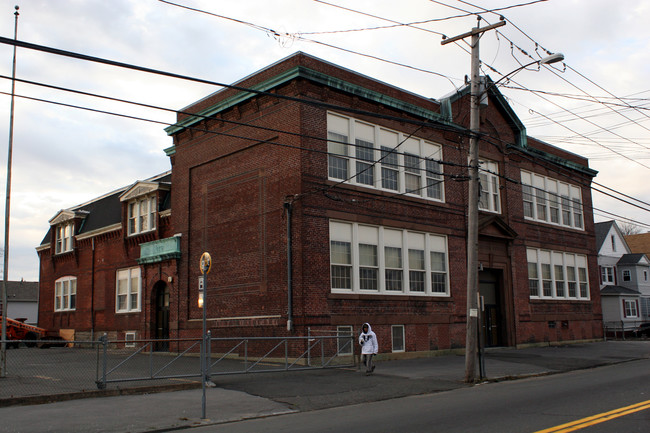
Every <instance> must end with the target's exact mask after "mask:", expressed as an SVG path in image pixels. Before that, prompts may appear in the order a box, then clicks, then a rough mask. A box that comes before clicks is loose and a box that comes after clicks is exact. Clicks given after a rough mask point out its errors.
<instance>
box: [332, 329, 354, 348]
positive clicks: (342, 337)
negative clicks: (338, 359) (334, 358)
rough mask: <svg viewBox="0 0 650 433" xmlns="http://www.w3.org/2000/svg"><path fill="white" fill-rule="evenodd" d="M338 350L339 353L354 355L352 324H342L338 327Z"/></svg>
mask: <svg viewBox="0 0 650 433" xmlns="http://www.w3.org/2000/svg"><path fill="white" fill-rule="evenodd" d="M336 336H337V339H336V350H337V352H338V354H339V355H352V351H353V348H354V338H353V334H352V326H347V325H341V326H337V327H336Z"/></svg>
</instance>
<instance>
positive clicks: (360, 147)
mask: <svg viewBox="0 0 650 433" xmlns="http://www.w3.org/2000/svg"><path fill="white" fill-rule="evenodd" d="M355 142H356V145H357V147H356V155H357V159H361V160H363V161H369V162H374V161H375V150H374V148H373V147H374V144H373V143H371V142H369V141H365V140H360V139H358V138H357V139H356V141H355Z"/></svg>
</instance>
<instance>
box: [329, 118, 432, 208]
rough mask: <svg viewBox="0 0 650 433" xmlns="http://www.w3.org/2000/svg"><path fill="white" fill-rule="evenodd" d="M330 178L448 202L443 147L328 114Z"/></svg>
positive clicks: (376, 126)
mask: <svg viewBox="0 0 650 433" xmlns="http://www.w3.org/2000/svg"><path fill="white" fill-rule="evenodd" d="M327 152H328V160H327V161H328V170H327V172H328V177H329V179H331V180H334V181H338V182H341V181H343V182H345V183H349V184H352V185H358V186H363V187H367V188H375V189H380V190H385V191H391V192H398V193H403V194H406V195H410V196H417V197H422V198H426V199H429V200H434V201H441V202H442V201H444V188H443V186H444V182H443V170H442V165H441V161H442V146H441V145H439V144H436V143H432V142H430V141H426V140H422V139H419V138H415V137H412V136H410V135H406V134H402V133H399V132H397V131H392V130H389V129H386V128H383V127H380V126H378V125H373V124H370V123H366V122H362V121H360V120H357V119H354V118H351V117H346V116H342V115H339V114H333V113H328V114H327Z"/></svg>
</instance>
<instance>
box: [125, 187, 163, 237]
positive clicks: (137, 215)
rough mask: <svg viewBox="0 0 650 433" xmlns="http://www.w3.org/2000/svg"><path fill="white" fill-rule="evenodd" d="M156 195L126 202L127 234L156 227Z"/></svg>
mask: <svg viewBox="0 0 650 433" xmlns="http://www.w3.org/2000/svg"><path fill="white" fill-rule="evenodd" d="M156 211H157V207H156V196H155V195H151V196H147V197H141V198H137V199H135V200H132V201H130V202H129V203H128V221H129V222H128V228H129V235H135V234H139V233H144V232H148V231H151V230H155V229H156Z"/></svg>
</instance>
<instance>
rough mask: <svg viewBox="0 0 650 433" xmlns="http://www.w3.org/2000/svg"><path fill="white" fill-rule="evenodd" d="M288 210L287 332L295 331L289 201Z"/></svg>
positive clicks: (286, 207)
mask: <svg viewBox="0 0 650 433" xmlns="http://www.w3.org/2000/svg"><path fill="white" fill-rule="evenodd" d="M284 208H285V209H286V210H287V305H288V307H287V331H292V330H293V253H292V250H293V241H292V234H293V229H292V226H291V215H292V213H293V202H292V201H290V200H289V199H288V200H287V201H285V202H284Z"/></svg>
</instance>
